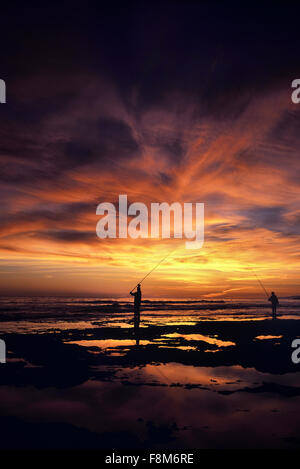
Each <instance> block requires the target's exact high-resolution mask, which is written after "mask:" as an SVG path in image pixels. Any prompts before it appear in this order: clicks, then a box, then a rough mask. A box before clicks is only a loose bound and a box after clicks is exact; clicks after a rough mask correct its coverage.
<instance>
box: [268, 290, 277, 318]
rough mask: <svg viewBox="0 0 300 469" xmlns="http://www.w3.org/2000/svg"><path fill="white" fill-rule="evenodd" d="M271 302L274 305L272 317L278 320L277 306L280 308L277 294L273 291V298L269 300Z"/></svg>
mask: <svg viewBox="0 0 300 469" xmlns="http://www.w3.org/2000/svg"><path fill="white" fill-rule="evenodd" d="M269 301H271V303H272V316H273V318H276V310H277V306H279V301H278V298H277V296H276V295H275V293H274V292H273V291H272V293H271V296H270V298H269Z"/></svg>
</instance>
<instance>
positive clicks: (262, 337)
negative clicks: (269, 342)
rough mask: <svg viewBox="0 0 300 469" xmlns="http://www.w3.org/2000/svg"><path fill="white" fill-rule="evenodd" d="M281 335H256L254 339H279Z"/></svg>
mask: <svg viewBox="0 0 300 469" xmlns="http://www.w3.org/2000/svg"><path fill="white" fill-rule="evenodd" d="M281 338H282V335H258V336H256V337H255V339H258V340H265V339H281Z"/></svg>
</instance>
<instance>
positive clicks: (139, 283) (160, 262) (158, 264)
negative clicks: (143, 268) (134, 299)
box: [131, 246, 178, 293]
mask: <svg viewBox="0 0 300 469" xmlns="http://www.w3.org/2000/svg"><path fill="white" fill-rule="evenodd" d="M177 248H178V246H176V248H175V249H173V250H172V251H170V252H169V253H168V254H167V255H166V256H165V257H163V259H161V260H160V261H159V262H158V263H157V264H156V265H155V266H154V267H153V269H151V270H150V271H149V272H148V273H147V274H146V275H145V277H143V278H142V280H140V281H139V282H138V283H137V284H136V285H135V287H133V289H132V290H131V293H132V292H133V290H134V289H135V288H136V287H137V286H138V285H141V283H142V282H143V281H144V280H145V279H146V278H147V277H148V276H149V275H150V274H151V273H152V272H154V270H156V269H157V267H158V266H160V264H162V263H163V262H164V261H165V260H166V259H167V257H169V256H170V255H171V254H172V253H173V252H174V251H176V249H177Z"/></svg>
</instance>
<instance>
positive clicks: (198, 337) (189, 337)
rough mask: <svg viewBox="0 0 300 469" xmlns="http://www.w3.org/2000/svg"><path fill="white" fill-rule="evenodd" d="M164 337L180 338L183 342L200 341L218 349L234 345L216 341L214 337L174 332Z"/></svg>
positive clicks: (228, 342)
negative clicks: (216, 346)
mask: <svg viewBox="0 0 300 469" xmlns="http://www.w3.org/2000/svg"><path fill="white" fill-rule="evenodd" d="M165 337H170V338H173V337H174V338H175V337H182V338H183V339H185V340H194V341H199V340H202V341H204V342H207V343H209V344H214V345H218V346H219V347H229V346H231V345H235V343H234V342H230V341H225V340H220V339H216V338H215V337H208V336H205V335H202V334H178V333H177V332H175V333H173V334H166V336H165Z"/></svg>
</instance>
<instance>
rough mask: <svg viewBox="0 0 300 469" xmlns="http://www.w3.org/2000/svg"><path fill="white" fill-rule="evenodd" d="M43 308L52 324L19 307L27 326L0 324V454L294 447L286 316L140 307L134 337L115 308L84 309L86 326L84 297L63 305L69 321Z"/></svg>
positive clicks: (290, 324)
mask: <svg viewBox="0 0 300 469" xmlns="http://www.w3.org/2000/svg"><path fill="white" fill-rule="evenodd" d="M86 301H87V302H88V301H89V300H88V299H87V300H86ZM50 303H51V305H50V306H51V308H50V307H49V311H50V312H51V314H52V313H53V314H54V313H55V315H54V316H53V318H51V317H49V316H51V314H50V313H49V315H48V316H47V317H46V318H45V317H43V318H42V317H39V318H34V317H33V316H34V314H33V313H32V312H31V309H30V308H32V304H34V305H35V307H36V308H37V309H36V310H35V311H36V314H37V313H39V314H40V313H41V315H42V312H41V311H39V310H38V306H37V303H35V302H34V301H32V304H31V306H30V305H27V304H25V306H24V304H22V302H21V303H18V305H19V304H21V305H22V308H23V310H24V311H23V312H24V314H25V313H26V314H27V313H28V314H31V316H30V319H29V318H27V319H26V320H18V321H17V320H15V319H14V316H11V317H10V318H8V316H7V317H5V321H3V322H2V323H0V331H1V329H2V334H6V336H5V340H6V343H7V349H8V351H7V357H8V365H9V366H6V367H1V386H0V414H1V415H3V416H5V418H6V419H7V420H6V421H5V428H6V429H7V425H11V429H12V433H11V434H12V435H13V436H12V437H11V440H7V438H8V436H7V435H8V433H7V432H5V433H6V435H4V439H3V438H2V440H1V442H0V446H1V445H4V442H5V441H9V442H10V443H11V442H13V444H15V446H16V447H18V446H20V445H21V444H22V442H23V441H24V439H26V441H27V443H26V444H27V445H28V446H30V445H31V447H38V446H39V438H38V437H37V435H43V434H44V435H46V437H47V442H48V443H46V444H49V442H50V446H51V444H52V445H53V446H55V445H56V443H55V442H58V443H57V444H62V446H63V447H64V446H68V445H69V446H71V447H72V445H73V447H77V446H79V447H80V445H83V447H84V445H91V446H92V447H106V448H107V447H110V448H111V447H114V448H120V447H122V445H123V446H124V447H128V448H129V447H131V448H133V447H149V448H154V447H155V448H156V447H157V448H160V447H161V448H196V447H197V448H210V447H211V448H220V447H225V448H228V447H233V448H239V447H287V448H289V447H295V446H297V441H299V440H297V438H298V435H299V431H300V423H299V418H298V414H299V409H300V370H299V369H298V368H297V366H295V365H294V364H293V363H292V361H291V359H290V354H291V348H290V344H291V340H290V338H291V337H293V338H294V331H295V329H296V328H297V325H296V323H297V320H296V319H295V315H296V312H295V311H294V310H292V308H291V309H290V312H291V314H289V315H285V316H284V317H281V320H280V321H276V322H274V321H272V319H271V318H269V316H268V314H267V313H266V311H265V310H263V309H262V310H260V309H258V310H257V311H256V310H255V309H254V308H251V307H248V306H247V305H244V306H243V308H244V310H247V311H246V313H244V310H243V309H242V308H237V307H236V308H232V309H230V308H229V307H228V305H225V304H224V305H223V306H222V305H221V304H218V305H211V308H213V307H215V310H214V311H213V310H212V309H211V310H209V309H204V307H203V305H202V303H199V304H198V306H199V305H200V306H201V307H203V310H202V311H200V306H199V308H198V309H197V307H198V306H197V304H196V303H195V302H194V303H193V304H192V306H191V309H190V310H189V309H188V305H187V304H186V303H184V302H183V303H182V305H181V304H175V303H174V304H173V305H171V306H170V307H171V308H173V309H171V310H168V309H167V305H166V304H165V305H162V304H161V303H160V304H159V308H160V309H157V306H155V305H154V304H148V305H147V308H148V310H147V311H145V312H143V322H142V324H141V327H140V328H139V329H138V331H134V330H133V327H132V324H130V323H129V320H130V318H131V316H132V312H131V311H130V312H127V310H126V304H125V302H124V304H122V302H121V301H119V302H118V303H114V305H112V304H111V302H110V301H108V300H106V301H105V302H104V301H103V302H102V303H101V302H100V300H99V301H98V302H97V301H96V300H95V299H93V301H92V300H90V302H89V303H87V304H88V308H87V310H88V313H87V315H88V316H87V317H88V319H87V320H85V319H84V316H85V313H86V310H85V308H86V303H85V300H81V301H80V302H78V301H77V302H72V300H71V299H68V308H70V311H69V310H67V312H68V314H67V313H66V310H64V309H63V307H64V308H66V305H65V303H63V301H62V300H60V301H58V302H57V303H56V302H55V301H54V300H53V301H52V300H51V301H50ZM181 306H182V307H184V308H185V310H184V311H182V310H180V307H181ZM225 307H226V308H227V309H226V308H225ZM26 308H27V309H26ZM43 308H44V304H43ZM105 308H106V309H105ZM163 308H165V309H163ZM175 308H177V309H175ZM222 308H223V309H222ZM293 308H294V306H293ZM128 311H129V310H128ZM14 314H15V313H14ZM22 314H23V313H22ZM74 314H75V316H76V320H74ZM77 314H78V316H77ZM293 315H294V317H293V319H289V317H291V316H293ZM298 317H299V315H298ZM252 318H255V320H252ZM8 319H10V320H8ZM273 339H274V340H273ZM281 339H282V340H281ZM208 352H210V353H208ZM215 352H217V353H215ZM50 424H51V425H50ZM40 425H44V427H42V428H41V427H40ZM64 425H66V426H64ZM51 429H52V430H51ZM91 432H92V433H91ZM18 435H19V436H18ZM56 435H57V436H56ZM76 435H77V437H76ZM5 438H6V440H5ZM76 438H77V440H76ZM75 442H76V443H75ZM40 445H41V446H42V444H41V443H40ZM4 446H5V445H4Z"/></svg>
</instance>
